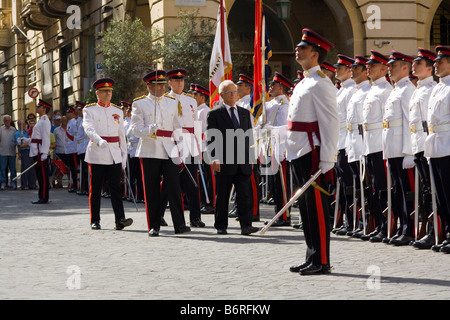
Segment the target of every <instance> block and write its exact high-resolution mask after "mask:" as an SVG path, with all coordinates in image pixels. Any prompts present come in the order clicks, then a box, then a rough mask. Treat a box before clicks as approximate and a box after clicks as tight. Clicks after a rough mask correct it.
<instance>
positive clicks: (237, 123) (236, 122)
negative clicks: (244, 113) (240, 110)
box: [230, 107, 239, 129]
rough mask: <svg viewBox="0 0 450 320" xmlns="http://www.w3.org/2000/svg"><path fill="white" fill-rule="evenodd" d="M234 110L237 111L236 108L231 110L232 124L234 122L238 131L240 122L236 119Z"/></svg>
mask: <svg viewBox="0 0 450 320" xmlns="http://www.w3.org/2000/svg"><path fill="white" fill-rule="evenodd" d="M234 109H235V107H231V108H230V113H231V122H233V126H234V129H238V128H239V122H238V120H237V118H236V115H235V114H234Z"/></svg>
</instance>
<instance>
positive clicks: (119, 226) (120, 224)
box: [116, 218, 133, 230]
mask: <svg viewBox="0 0 450 320" xmlns="http://www.w3.org/2000/svg"><path fill="white" fill-rule="evenodd" d="M132 223H133V219H131V218H127V219H125V218H124V219H120V221H119V222H118V223H116V230H122V229H123V228H125V227H128V226H131V224H132Z"/></svg>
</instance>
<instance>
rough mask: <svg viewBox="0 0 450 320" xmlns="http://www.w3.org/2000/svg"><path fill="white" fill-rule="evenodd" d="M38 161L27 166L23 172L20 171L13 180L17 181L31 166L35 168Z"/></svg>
mask: <svg viewBox="0 0 450 320" xmlns="http://www.w3.org/2000/svg"><path fill="white" fill-rule="evenodd" d="M37 163H38V162H37V161H36V162H35V163H33V164H32V165H31V166H29V167H28V168H26V169H25V170H23V171H22V172H21V173H19V174H18V175H17V176H16V177H15V178H14V179H12V181H16V180H17V179H19V178H20V177H21V176H22V175H23V174H24V173H25V172H27V171H28V170H30V169H31V168H33V167H34V166H35V165H37Z"/></svg>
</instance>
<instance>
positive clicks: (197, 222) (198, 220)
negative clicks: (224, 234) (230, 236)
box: [190, 219, 205, 228]
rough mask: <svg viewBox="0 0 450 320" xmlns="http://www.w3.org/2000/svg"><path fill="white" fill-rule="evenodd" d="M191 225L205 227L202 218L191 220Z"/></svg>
mask: <svg viewBox="0 0 450 320" xmlns="http://www.w3.org/2000/svg"><path fill="white" fill-rule="evenodd" d="M190 225H191V227H197V228H203V227H204V226H205V223H204V222H203V221H202V220H200V219H197V220H194V221H191V222H190Z"/></svg>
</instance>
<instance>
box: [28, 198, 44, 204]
mask: <svg viewBox="0 0 450 320" xmlns="http://www.w3.org/2000/svg"><path fill="white" fill-rule="evenodd" d="M47 202H48V200H44V199H39V200H35V201H31V203H32V204H44V203H47Z"/></svg>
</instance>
